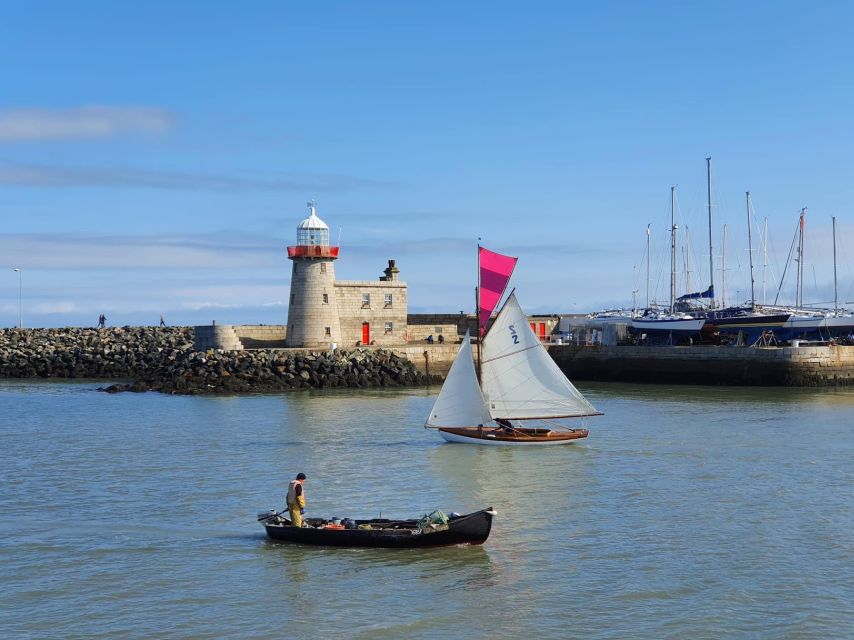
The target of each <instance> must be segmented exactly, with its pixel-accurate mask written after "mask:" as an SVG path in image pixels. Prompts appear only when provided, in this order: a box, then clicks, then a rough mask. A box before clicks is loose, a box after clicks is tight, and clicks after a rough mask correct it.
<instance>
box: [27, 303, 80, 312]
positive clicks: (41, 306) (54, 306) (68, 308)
mask: <svg viewBox="0 0 854 640" xmlns="http://www.w3.org/2000/svg"><path fill="white" fill-rule="evenodd" d="M27 311H28V312H33V313H42V314H45V315H51V314H56V313H75V312H78V311H80V309H79V308H78V306H77V305H76V304H74V303H73V302H68V301H66V300H57V301H55V302H41V303H38V304H36V305H33V307H32V308H31V309H30V308H28V309H27Z"/></svg>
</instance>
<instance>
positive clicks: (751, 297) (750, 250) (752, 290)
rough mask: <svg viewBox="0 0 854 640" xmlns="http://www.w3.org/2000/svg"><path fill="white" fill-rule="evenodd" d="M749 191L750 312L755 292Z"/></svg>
mask: <svg viewBox="0 0 854 640" xmlns="http://www.w3.org/2000/svg"><path fill="white" fill-rule="evenodd" d="M750 226H751V225H750V191H748V192H747V255H749V256H750V310H751V311H756V292H755V291H754V288H753V239H752V238H753V236H752V235H751V229H750Z"/></svg>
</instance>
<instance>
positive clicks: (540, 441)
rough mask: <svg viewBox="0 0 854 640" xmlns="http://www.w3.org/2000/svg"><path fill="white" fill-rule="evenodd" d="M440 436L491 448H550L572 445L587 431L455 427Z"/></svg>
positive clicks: (445, 430)
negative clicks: (552, 446)
mask: <svg viewBox="0 0 854 640" xmlns="http://www.w3.org/2000/svg"><path fill="white" fill-rule="evenodd" d="M438 431H439V435H440V436H442V437H443V438H444V439H445V440H447V441H448V442H459V443H467V444H483V445H491V446H499V447H501V446H505V447H506V446H510V447H513V446H548V445H557V444H572V443H574V442H577V441H578V440H580V439H582V438H586V437H587V434H588V431H587V429H573V430H554V431H552V430H549V429H515V430H514V431H512V432H510V433H508V432H507V431H505V430H502V429H498V428H481V427H455V428H450V427H446V428H442V429H438Z"/></svg>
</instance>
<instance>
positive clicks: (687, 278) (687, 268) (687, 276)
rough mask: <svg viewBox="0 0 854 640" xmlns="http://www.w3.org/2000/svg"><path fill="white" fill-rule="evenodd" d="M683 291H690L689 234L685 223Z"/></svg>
mask: <svg viewBox="0 0 854 640" xmlns="http://www.w3.org/2000/svg"><path fill="white" fill-rule="evenodd" d="M685 291H689V292H690V291H691V235H690V230H689V229H688V225H687V224H686V225H685Z"/></svg>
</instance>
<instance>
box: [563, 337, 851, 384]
mask: <svg viewBox="0 0 854 640" xmlns="http://www.w3.org/2000/svg"><path fill="white" fill-rule="evenodd" d="M548 350H549V354H550V355H551V356H552V358H553V359H554V361H555V362H556V363H557V364H558V366H559V367H560V368H561V370H563V372H564V373H566V375H567V376H568V377H569V378H570V379H571V380H601V381H619V382H650V383H665V384H703V385H749V386H793V387H813V386H835V385H851V384H854V347H850V346H802V347H772V348H739V347H720V346H690V347H670V346H661V347H654V346H643V347H632V346H601V345H597V346H586V345H581V346H578V345H551V346H549V347H548Z"/></svg>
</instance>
